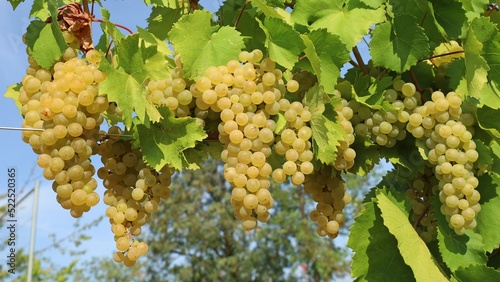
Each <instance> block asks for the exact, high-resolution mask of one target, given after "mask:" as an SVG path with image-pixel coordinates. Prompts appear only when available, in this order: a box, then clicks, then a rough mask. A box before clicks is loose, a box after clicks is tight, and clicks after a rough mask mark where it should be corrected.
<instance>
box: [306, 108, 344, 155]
mask: <svg viewBox="0 0 500 282" xmlns="http://www.w3.org/2000/svg"><path fill="white" fill-rule="evenodd" d="M325 108H326V110H325V111H330V112H334V110H333V107H332V106H331V104H326V105H325ZM310 123H311V129H312V138H313V148H314V154H315V156H316V159H317V160H319V161H320V162H322V163H325V164H333V163H335V160H336V159H337V146H338V145H340V142H339V141H341V140H347V136H346V133H345V132H344V130H343V129H342V126H340V124H338V123H337V122H335V121H333V120H331V119H329V118H327V117H326V116H325V115H324V114H320V113H318V112H315V113H313V114H312V118H311V122H310Z"/></svg>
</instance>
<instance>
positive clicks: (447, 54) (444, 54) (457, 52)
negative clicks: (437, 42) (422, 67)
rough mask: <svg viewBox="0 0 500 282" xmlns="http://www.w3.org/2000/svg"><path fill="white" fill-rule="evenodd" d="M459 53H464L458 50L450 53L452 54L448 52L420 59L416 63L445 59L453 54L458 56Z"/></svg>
mask: <svg viewBox="0 0 500 282" xmlns="http://www.w3.org/2000/svg"><path fill="white" fill-rule="evenodd" d="M460 53H464V51H463V50H459V51H452V52H448V53H443V54H439V55H434V56H432V57H429V58H425V59H420V60H418V62H423V61H427V60H432V59H435V58H439V57H445V56H450V55H453V54H460Z"/></svg>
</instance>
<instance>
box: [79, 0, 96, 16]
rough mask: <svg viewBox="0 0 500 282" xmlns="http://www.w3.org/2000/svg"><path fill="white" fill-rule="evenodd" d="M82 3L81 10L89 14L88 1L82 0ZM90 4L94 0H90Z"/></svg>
mask: <svg viewBox="0 0 500 282" xmlns="http://www.w3.org/2000/svg"><path fill="white" fill-rule="evenodd" d="M82 2H83V3H82V5H83V10H84V11H85V13H87V14H90V10H89V1H88V0H83V1H82ZM92 4H94V1H92Z"/></svg>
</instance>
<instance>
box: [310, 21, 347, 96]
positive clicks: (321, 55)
mask: <svg viewBox="0 0 500 282" xmlns="http://www.w3.org/2000/svg"><path fill="white" fill-rule="evenodd" d="M301 37H302V39H303V40H304V44H305V45H306V49H305V53H306V55H307V58H308V59H309V61H310V62H311V65H312V67H313V69H314V71H315V73H316V74H317V75H318V77H319V83H320V85H321V86H323V88H324V89H325V91H326V92H327V93H333V91H334V90H335V84H336V83H337V78H338V77H339V76H340V69H341V68H342V66H343V65H344V64H345V63H346V62H348V61H349V60H350V58H351V57H350V56H349V50H347V48H342V47H343V46H345V45H344V44H343V43H342V42H341V41H340V38H339V37H338V36H337V35H334V34H331V33H328V31H327V30H326V29H318V30H314V31H312V32H311V33H310V34H308V35H301Z"/></svg>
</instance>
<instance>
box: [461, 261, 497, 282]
mask: <svg viewBox="0 0 500 282" xmlns="http://www.w3.org/2000/svg"><path fill="white" fill-rule="evenodd" d="M453 275H454V276H455V277H454V278H455V279H457V281H460V282H469V281H492V282H494V281H498V280H499V279H500V270H497V269H494V268H492V267H488V266H486V265H480V264H476V265H470V266H467V267H460V268H458V269H457V270H456V271H455V272H454V273H453Z"/></svg>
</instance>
